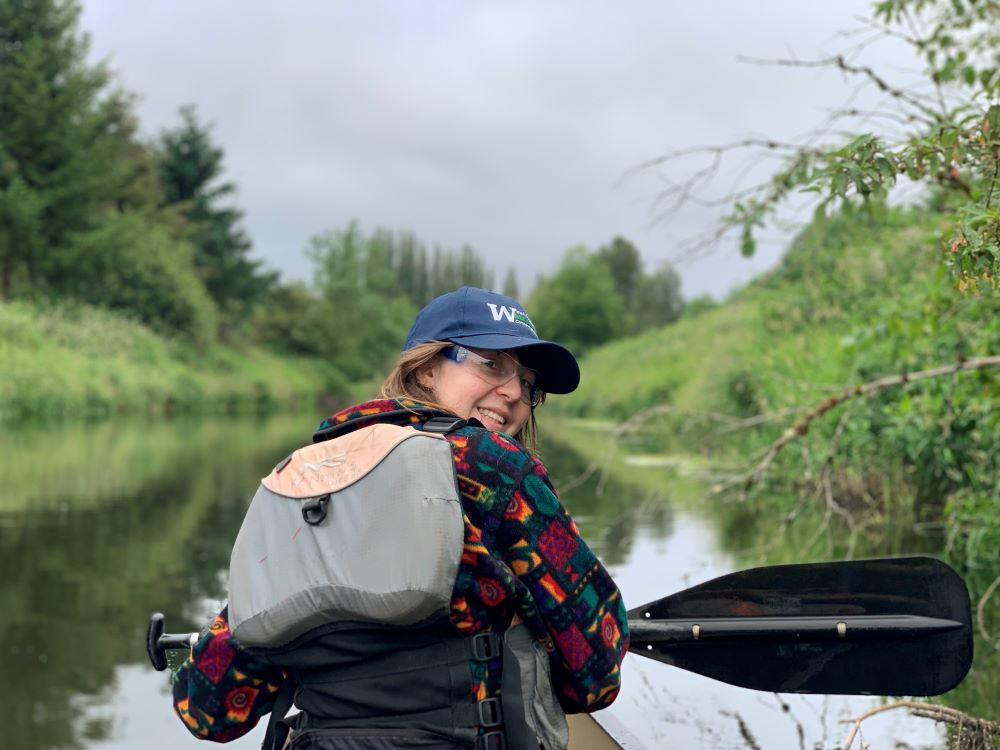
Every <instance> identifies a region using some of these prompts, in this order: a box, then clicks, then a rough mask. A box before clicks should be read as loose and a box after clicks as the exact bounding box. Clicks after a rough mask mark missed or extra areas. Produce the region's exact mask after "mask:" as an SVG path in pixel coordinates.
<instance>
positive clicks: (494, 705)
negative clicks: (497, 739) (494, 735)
mask: <svg viewBox="0 0 1000 750" xmlns="http://www.w3.org/2000/svg"><path fill="white" fill-rule="evenodd" d="M476 711H478V712H479V726H481V727H482V728H483V729H493V727H498V726H500V725H501V724H503V708H501V706H500V699H499V698H487V699H486V700H484V701H479V702H478V703H477V704H476Z"/></svg>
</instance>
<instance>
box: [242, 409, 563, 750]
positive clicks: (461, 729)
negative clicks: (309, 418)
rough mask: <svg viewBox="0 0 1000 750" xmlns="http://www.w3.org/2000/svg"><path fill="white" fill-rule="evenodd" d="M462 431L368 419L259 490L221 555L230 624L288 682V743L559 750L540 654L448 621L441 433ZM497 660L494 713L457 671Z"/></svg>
mask: <svg viewBox="0 0 1000 750" xmlns="http://www.w3.org/2000/svg"><path fill="white" fill-rule="evenodd" d="M464 424H465V422H464V420H458V419H456V418H454V417H447V418H441V417H438V418H432V419H430V420H428V421H427V422H425V423H424V424H423V425H422V426H418V427H417V428H416V429H415V428H414V427H413V426H403V425H397V424H389V423H384V422H379V423H375V424H370V425H368V426H364V427H360V428H358V429H355V430H353V431H349V432H343V433H342V434H335V435H334V436H333V437H332V438H331V439H327V440H323V441H322V442H318V443H315V444H313V445H309V446H306V447H304V448H301V449H299V450H297V451H295V452H294V453H293V454H292V455H291V456H289V457H288V458H287V459H286V460H285V461H283V462H281V463H280V464H278V466H276V467H275V469H274V470H273V471H272V472H271V474H269V475H268V476H267V477H265V478H264V479H263V480H262V481H261V484H260V487H259V488H258V490H257V492H256V494H255V495H254V498H253V500H252V501H251V504H250V507H249V509H248V511H247V514H246V518H245V519H244V521H243V525H242V526H241V528H240V531H239V535H238V536H237V539H236V543H235V545H234V547H233V552H232V557H231V560H230V568H229V624H230V629H231V632H232V634H233V635H234V636H235V637H236V639H237V640H238V641H239V642H240V644H241V646H243V647H244V649H246V650H247V651H249V652H250V653H251V654H252V655H253V656H254V657H255V658H257V659H260V660H262V661H265V662H268V663H272V664H275V665H278V666H281V667H282V668H283V669H285V670H286V671H287V672H288V673H289V675H290V676H291V680H290V682H291V683H293V684H294V689H295V695H294V702H295V704H296V705H297V706H298V707H299V708H300V709H302V711H303V713H302V714H300V716H299V718H298V720H297V722H296V724H295V727H296V728H295V732H294V733H293V737H294V744H293V745H292V747H295V748H296V749H298V748H307V747H308V748H315V749H316V750H320V749H321V748H344V750H381V748H389V747H393V748H410V747H412V748H421V750H453V749H457V748H472V747H475V748H477V750H479V749H482V750H494V749H495V748H501V747H510V748H522V747H523V748H525V749H526V750H530V749H531V748H533V747H535V748H537V747H538V744H537V742H536V739H535V738H536V737H537V736H539V733H541V736H543V737H545V738H546V739H545V741H544V742H545V744H544V746H545V747H546V748H551V750H559V748H564V747H565V745H566V742H565V741H564V739H565V738H564V737H562V736H561V734H565V718H564V717H563V716H562V712H561V710H560V709H559V707H558V703H557V702H556V701H555V699H554V697H553V695H552V688H551V681H550V679H549V672H548V662H547V658H545V657H544V654H540V647H538V646H537V644H535V642H534V641H533V639H531V638H530V637H529V638H525V635H526V633H524V632H523V631H524V628H523V627H522V628H514V629H511V630H510V631H509V632H508V633H507V634H506V637H501V636H500V635H499V634H494V633H482V634H478V635H477V636H464V637H463V636H460V635H457V634H456V631H455V630H454V627H453V626H451V624H450V619H449V611H450V603H451V597H452V592H453V588H454V584H455V578H456V575H457V573H458V568H459V564H460V561H461V556H462V551H463V546H464V523H463V517H462V506H461V501H460V499H459V494H458V487H457V482H456V477H455V470H454V462H453V459H452V452H451V445H450V443H449V442H448V440H447V439H446V438H445V437H444V435H445V434H446V433H447V432H449V431H451V430H452V429H457V428H458V427H461V426H463V425H464ZM346 429H350V427H349V425H348V426H346ZM519 631H520V633H519ZM518 633H519V634H518ZM515 643H516V644H518V650H517V651H514V650H512V649H513V645H514V644H515ZM501 653H502V654H503V656H504V660H503V671H504V675H503V680H502V688H501V691H502V694H503V698H502V704H501V703H499V702H498V701H496V700H495V699H494V700H492V701H480V702H478V703H477V702H474V701H473V696H472V690H471V685H472V683H471V672H470V670H469V662H470V661H473V660H476V659H482V660H495V659H496V658H497V657H498V656H499V655H501ZM540 656H541V658H540ZM522 664H523V665H524V666H525V669H524V670H522V669H520V666H521V665H522ZM540 664H542V665H543V666H539V665H540ZM522 671H523V672H524V674H525V676H526V677H530V683H531V684H521V679H520V675H521V673H522ZM539 683H542V684H539ZM288 707H289V706H287V705H286V706H284V710H280V708H279V707H276V711H275V713H278V712H279V710H280V712H281V713H282V715H283V714H284V711H287V709H288ZM281 718H282V716H275V719H279V720H280V719H281ZM560 721H561V722H562V723H561V727H562V728H563V732H562V733H560V731H559V728H560ZM550 725H551V726H554V727H555V730H552V729H551V727H550ZM272 726H273V723H272ZM479 727H483V729H484V732H485V733H482V734H481V733H479ZM270 734H271V732H269V735H270ZM477 735H478V736H477ZM484 738H485V739H484ZM268 750H270V749H268Z"/></svg>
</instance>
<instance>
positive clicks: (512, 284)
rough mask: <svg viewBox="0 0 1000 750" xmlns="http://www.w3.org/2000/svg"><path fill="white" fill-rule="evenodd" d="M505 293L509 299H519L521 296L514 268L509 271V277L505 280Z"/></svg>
mask: <svg viewBox="0 0 1000 750" xmlns="http://www.w3.org/2000/svg"><path fill="white" fill-rule="evenodd" d="M502 291H503V293H504V294H506V295H507V296H508V297H512V298H513V299H517V298H518V297H520V296H521V292H520V289H519V287H518V285H517V272H516V271H515V270H514V268H513V267H511V268H508V269H507V275H506V276H504V279H503V290H502Z"/></svg>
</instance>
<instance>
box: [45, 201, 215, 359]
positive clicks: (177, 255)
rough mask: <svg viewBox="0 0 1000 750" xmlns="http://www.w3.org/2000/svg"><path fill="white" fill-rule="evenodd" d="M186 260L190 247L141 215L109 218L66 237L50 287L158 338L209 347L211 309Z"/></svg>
mask: <svg viewBox="0 0 1000 750" xmlns="http://www.w3.org/2000/svg"><path fill="white" fill-rule="evenodd" d="M190 257H191V248H190V246H188V245H187V244H186V243H183V242H178V241H177V240H175V239H173V238H172V237H170V236H169V234H168V233H167V232H166V230H164V229H162V228H161V227H158V226H157V225H155V224H152V225H151V224H150V223H149V221H148V219H147V218H146V217H144V216H142V215H141V214H135V213H120V214H114V215H112V216H110V217H109V218H108V220H107V221H105V223H104V224H102V225H100V226H98V227H96V228H95V229H92V230H89V231H87V232H80V233H78V234H76V235H73V236H71V237H69V238H68V243H67V246H66V249H65V250H64V252H63V253H62V254H61V255H60V257H59V259H58V263H59V266H58V267H57V268H56V273H54V274H53V284H52V287H53V289H55V290H56V291H58V292H61V293H63V294H66V295H68V296H70V297H73V298H75V299H77V300H80V301H82V302H87V303H90V304H93V305H101V306H104V307H107V308H108V309H110V310H117V311H120V312H122V313H124V314H126V315H131V316H134V317H135V318H137V319H138V320H139V321H141V322H142V323H145V324H146V325H148V326H149V327H150V328H152V329H154V330H156V331H159V332H161V333H166V334H174V335H180V336H183V337H185V338H188V339H190V340H191V341H194V342H197V343H199V344H203V345H204V344H209V343H211V342H213V341H214V340H215V328H216V311H215V306H214V305H213V304H212V301H211V300H210V299H209V298H208V296H207V294H206V293H205V289H204V287H203V286H202V284H201V283H200V281H199V279H198V277H197V276H196V275H195V273H194V271H193V269H192V267H191V263H190ZM56 279H58V281H55V280H56Z"/></svg>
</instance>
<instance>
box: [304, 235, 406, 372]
mask: <svg viewBox="0 0 1000 750" xmlns="http://www.w3.org/2000/svg"><path fill="white" fill-rule="evenodd" d="M385 248H386V241H385V235H384V234H382V235H379V234H375V235H374V236H372V237H371V238H366V237H365V236H364V235H363V234H362V232H361V231H360V229H359V228H358V226H357V224H356V223H354V222H352V223H351V224H350V225H348V227H347V228H346V229H344V230H341V231H335V232H334V231H331V232H326V233H325V234H322V235H319V236H317V237H314V238H312V240H311V241H310V246H309V249H308V251H307V253H308V255H309V257H310V258H311V259H312V261H313V264H314V269H315V270H314V275H313V287H314V289H315V292H316V294H317V296H318V297H319V300H320V303H319V304H320V314H319V318H318V320H319V322H320V323H321V326H322V333H318V332H317V335H318V336H320V337H321V341H320V351H321V352H322V353H323V356H324V357H325V358H326V359H328V360H329V361H330V362H331V364H333V365H334V366H336V367H337V368H338V369H339V370H341V371H342V372H343V373H344V374H345V375H347V376H348V377H349V378H353V379H355V380H358V379H361V378H365V377H370V376H371V375H372V374H373V373H376V372H380V371H384V370H385V368H386V366H387V364H388V363H389V361H390V360H391V359H392V357H393V356H395V354H396V353H398V352H399V349H400V347H401V346H402V344H403V341H404V339H405V338H406V332H407V330H408V329H409V326H410V323H411V322H412V321H413V317H414V316H415V315H416V309H415V308H414V306H413V305H412V304H411V302H410V300H409V299H407V298H406V297H405V296H403V295H402V294H398V295H393V294H392V293H391V292H390V291H388V290H387V288H386V280H391V279H392V274H391V272H392V268H391V267H390V268H385V267H382V264H383V263H384V261H385V257H386V250H385ZM386 272H389V273H388V274H386ZM313 320H314V321H315V320H316V319H315V318H313Z"/></svg>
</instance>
